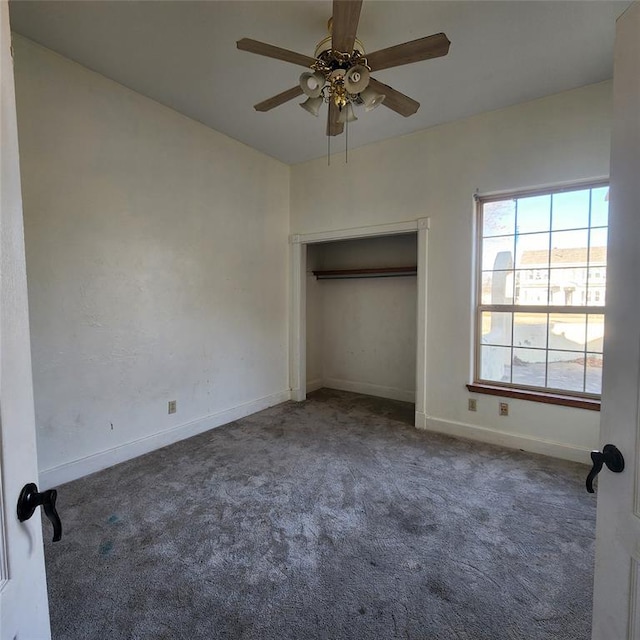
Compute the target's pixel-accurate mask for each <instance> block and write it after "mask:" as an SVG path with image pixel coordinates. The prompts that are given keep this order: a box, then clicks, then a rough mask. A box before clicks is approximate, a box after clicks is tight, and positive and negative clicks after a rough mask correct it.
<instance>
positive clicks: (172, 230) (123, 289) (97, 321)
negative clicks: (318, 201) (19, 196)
mask: <svg viewBox="0 0 640 640" xmlns="http://www.w3.org/2000/svg"><path fill="white" fill-rule="evenodd" d="M14 46H15V50H16V53H15V69H16V87H17V104H18V124H19V139H20V155H21V170H22V181H23V197H24V213H25V226H26V229H25V233H26V248H27V275H28V286H29V303H30V315H31V337H32V348H33V368H34V385H35V403H36V422H37V427H38V451H39V465H40V469H41V477H42V479H43V483H44V484H48V483H57V482H62V481H65V480H68V479H70V478H73V477H78V476H80V475H83V474H84V473H87V472H89V471H94V470H96V469H99V468H102V467H104V466H106V465H108V464H111V463H113V462H116V461H119V460H122V459H126V458H128V457H131V456H132V455H136V454H139V453H142V452H144V451H147V450H150V449H152V448H155V447H157V446H161V445H163V444H167V443H168V442H171V441H174V440H176V439H179V438H181V437H185V436H188V435H191V434H193V433H196V432H198V431H201V430H204V429H206V428H209V427H211V426H216V425H218V424H222V423H224V422H227V421H229V420H231V419H234V418H236V417H238V416H240V415H246V414H247V413H251V412H253V411H256V410H259V409H261V408H263V407H264V406H268V405H270V404H274V403H276V402H280V401H282V400H284V399H287V398H288V397H289V388H288V387H289V385H288V368H287V367H288V365H287V358H288V347H287V345H288V336H287V326H288V322H287V295H288V284H287V283H288V264H287V262H288V259H287V255H288V254H287V233H288V227H289V208H288V203H289V169H288V167H287V166H285V165H283V164H281V163H279V162H277V161H275V160H273V159H270V158H268V157H266V156H264V155H262V154H260V153H258V152H257V151H254V150H252V149H250V148H248V147H246V146H244V145H242V144H240V143H238V142H235V141H234V140H231V139H229V138H227V137H225V136H223V135H221V134H219V133H216V132H214V131H212V130H211V129H209V128H207V127H205V126H203V125H200V124H198V123H196V122H194V121H192V120H189V119H188V118H186V117H184V116H181V115H179V114H178V113H176V112H174V111H172V110H170V109H167V108H165V107H163V106H161V105H159V104H157V103H155V102H153V101H151V100H149V99H147V98H144V97H142V96H141V95H139V94H136V93H134V92H132V91H129V90H128V89H125V88H124V87H122V86H120V85H118V84H116V83H114V82H112V81H110V80H107V79H106V78H104V77H102V76H100V75H98V74H95V73H93V72H91V71H89V70H87V69H86V68H84V67H81V66H79V65H77V64H75V63H73V62H71V61H69V60H66V59H64V58H62V57H60V56H58V55H55V54H53V53H51V52H50V51H47V50H46V49H43V48H41V47H39V46H37V45H35V44H33V43H31V42H29V41H28V40H25V39H23V38H21V37H17V36H16V37H15V43H14ZM169 400H177V409H178V410H177V413H176V414H175V415H168V413H167V402H168V401H169Z"/></svg>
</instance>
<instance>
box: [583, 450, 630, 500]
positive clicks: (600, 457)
mask: <svg viewBox="0 0 640 640" xmlns="http://www.w3.org/2000/svg"><path fill="white" fill-rule="evenodd" d="M591 460H592V462H593V468H592V469H591V471H589V475H588V476H587V491H588V492H589V493H593V481H594V480H595V477H596V476H597V475H598V474H599V473H600V471H601V470H602V465H603V464H606V465H607V469H609V471H613V472H614V473H620V472H621V471H623V470H624V457H623V456H622V454H621V453H620V450H619V449H618V447H616V446H615V445H613V444H605V445H604V447H603V448H602V451H601V452H600V451H592V452H591Z"/></svg>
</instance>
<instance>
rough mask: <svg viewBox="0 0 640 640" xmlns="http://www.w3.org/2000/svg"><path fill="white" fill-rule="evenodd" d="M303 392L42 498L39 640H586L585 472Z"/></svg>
mask: <svg viewBox="0 0 640 640" xmlns="http://www.w3.org/2000/svg"><path fill="white" fill-rule="evenodd" d="M412 419H413V407H412V405H408V404H406V403H401V402H395V401H389V400H381V399H378V398H372V397H370V396H362V395H357V394H352V393H344V392H338V391H329V390H321V391H319V392H316V393H314V394H311V395H310V398H309V400H307V402H305V403H302V404H296V403H285V404H283V405H280V406H278V407H274V408H272V409H268V410H266V411H263V412H261V413H259V414H256V415H254V416H251V417H249V418H245V419H243V420H240V421H238V422H235V423H232V424H229V425H226V426H224V427H221V428H219V429H215V430H213V431H210V432H208V433H205V434H202V435H200V436H197V437H194V438H191V439H190V440H186V441H183V442H180V443H178V444H175V445H173V446H171V447H167V448H165V449H161V450H159V451H156V452H153V453H151V454H148V455H146V456H143V457H141V458H138V459H136V460H133V461H130V462H126V463H124V464H120V465H118V466H116V467H112V468H111V469H107V470H106V471H102V472H100V473H97V474H94V475H92V476H90V477H87V478H83V479H81V480H77V481H75V482H72V483H69V484H67V485H64V486H61V487H59V497H58V507H59V511H60V513H61V516H62V519H63V524H64V527H65V532H64V537H63V539H62V541H61V542H58V543H55V544H52V543H50V542H49V540H50V536H51V532H50V529H49V528H47V523H45V537H46V539H47V543H46V545H45V552H46V561H47V574H48V582H49V598H50V607H51V620H52V628H53V636H54V638H55V639H56V640H62V639H74V640H81V639H82V640H87V639H94V638H98V639H103V638H116V639H120V638H121V639H125V638H126V639H133V638H145V639H147V638H148V639H154V640H157V639H163V638H167V639H171V640H175V639H178V638H184V639H189V640H196V639H207V640H212V639H218V638H220V639H222V638H224V639H229V640H235V639H242V640H287V639H296V640H303V639H326V640H338V639H345V640H346V639H372V640H385V639H391V638H403V639H410V640H421V639H425V640H426V639H429V640H431V639H433V640H449V639H451V640H453V639H473V640H480V639H486V640H501V639H513V640H516V639H517V640H522V639H526V640H537V639H551V638H554V639H556V638H558V639H561V640H573V639H576V640H577V639H580V640H587V639H588V638H589V635H590V634H589V629H590V622H591V594H592V586H591V583H592V574H593V544H594V528H595V499H594V497H593V496H590V495H588V494H587V493H586V492H585V490H584V478H585V474H586V473H587V471H588V469H587V468H586V467H583V466H581V465H577V464H572V463H566V462H562V461H558V460H553V459H548V458H544V457H542V456H535V455H529V454H525V453H520V452H514V451H510V450H506V449H501V448H498V447H492V446H488V445H483V444H478V443H472V442H467V441H463V440H455V439H452V438H447V437H444V436H438V435H434V434H430V433H427V432H421V431H417V430H415V429H414V428H413V427H412V426H411V422H412Z"/></svg>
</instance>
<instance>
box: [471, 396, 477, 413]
mask: <svg viewBox="0 0 640 640" xmlns="http://www.w3.org/2000/svg"><path fill="white" fill-rule="evenodd" d="M477 410H478V401H477V400H476V399H475V398H469V411H477Z"/></svg>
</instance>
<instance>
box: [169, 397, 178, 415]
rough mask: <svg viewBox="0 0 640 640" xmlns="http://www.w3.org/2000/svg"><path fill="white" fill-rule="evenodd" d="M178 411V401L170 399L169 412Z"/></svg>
mask: <svg viewBox="0 0 640 640" xmlns="http://www.w3.org/2000/svg"><path fill="white" fill-rule="evenodd" d="M176 411H177V406H176V401H175V400H169V413H175V412H176Z"/></svg>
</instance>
